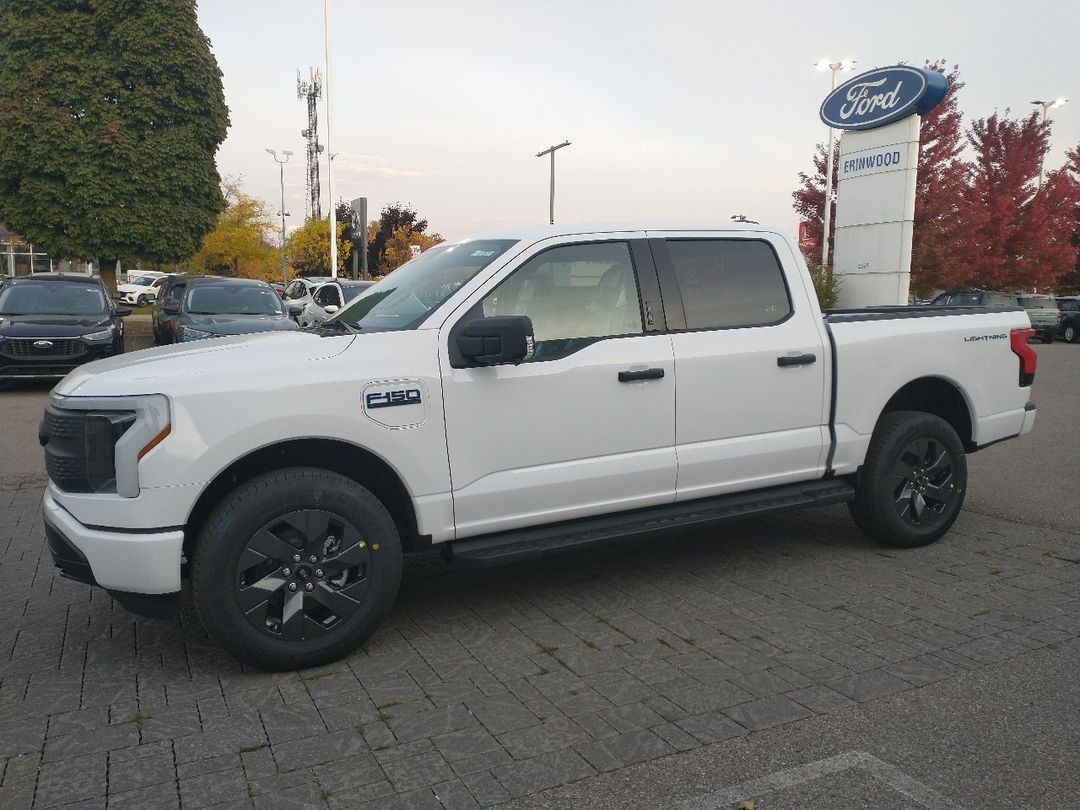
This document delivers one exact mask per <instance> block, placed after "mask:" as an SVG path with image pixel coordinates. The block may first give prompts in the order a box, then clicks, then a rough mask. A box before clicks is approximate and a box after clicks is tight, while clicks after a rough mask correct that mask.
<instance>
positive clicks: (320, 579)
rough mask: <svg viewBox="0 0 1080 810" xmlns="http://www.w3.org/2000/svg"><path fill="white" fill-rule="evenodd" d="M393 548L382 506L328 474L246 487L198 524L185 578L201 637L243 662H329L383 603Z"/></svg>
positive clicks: (395, 555) (278, 666)
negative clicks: (189, 570) (203, 630)
mask: <svg viewBox="0 0 1080 810" xmlns="http://www.w3.org/2000/svg"><path fill="white" fill-rule="evenodd" d="M401 568H402V558H401V542H400V539H399V537H398V532H397V527H396V526H395V525H394V521H393V519H392V518H391V517H390V514H389V513H388V512H387V511H386V508H385V507H384V506H383V505H382V503H381V502H380V501H379V500H378V499H377V498H376V497H375V496H374V495H372V494H371V492H369V491H368V490H367V489H365V488H364V487H362V486H360V485H359V484H357V483H356V482H355V481H353V480H351V479H349V478H346V477H345V476H343V475H339V474H337V473H332V472H327V471H325V470H319V469H311V468H291V469H285V470H278V471H275V472H271V473H267V474H265V475H261V476H259V477H257V478H253V479H252V480H250V481H248V482H246V483H245V484H243V485H242V486H240V487H239V488H238V489H237V490H236V491H235V492H233V493H232V494H230V495H229V496H228V497H226V498H225V500H223V501H222V502H221V503H220V504H219V505H218V507H217V508H216V509H215V510H214V512H213V513H212V514H211V516H210V518H209V519H208V520H207V522H206V524H205V526H204V527H203V530H202V532H201V534H200V536H199V540H198V545H197V546H196V548H195V553H194V563H193V566H192V573H191V585H192V592H193V595H194V600H195V607H196V609H197V610H198V612H199V617H200V618H201V619H202V622H203V625H204V626H205V627H206V630H207V632H208V633H209V634H210V636H211V637H212V638H214V639H215V640H216V641H217V642H218V643H220V644H221V645H222V646H223V647H225V648H226V649H227V650H228V651H229V652H231V653H232V654H233V655H235V656H236V657H237V658H239V659H240V660H241V661H244V662H246V663H250V664H254V665H255V666H257V667H260V668H262V669H267V670H292V669H302V668H306V667H313V666H319V665H321V664H325V663H328V662H330V661H334V660H336V659H338V658H340V657H342V656H343V655H346V654H347V653H349V652H350V651H352V650H354V649H355V648H356V647H358V646H359V645H360V644H362V643H363V642H364V641H366V640H367V639H368V638H369V637H370V636H371V635H372V634H373V633H374V632H375V630H376V629H377V628H378V626H379V625H380V624H381V623H382V621H383V619H384V618H385V617H386V616H387V614H388V613H389V612H390V609H391V608H392V607H393V604H394V600H395V598H396V597H397V592H398V586H399V585H400V582H401Z"/></svg>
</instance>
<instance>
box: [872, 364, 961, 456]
mask: <svg viewBox="0 0 1080 810" xmlns="http://www.w3.org/2000/svg"><path fill="white" fill-rule="evenodd" d="M895 411H922V412H923V413H929V414H933V415H934V416H937V417H940V418H941V419H944V420H945V421H946V422H948V423H949V425H950V426H951V427H952V429H953V430H955V431H956V435H957V436H959V437H960V443H961V444H962V445H963V446H964V449H965V450H967V451H971V450H974V449H975V445H974V443H973V439H972V437H973V436H974V430H975V423H974V418H973V411H972V409H971V404H970V403H969V401H968V398H967V396H966V395H965V394H964V392H963V390H962V389H961V388H960V387H959V386H958V385H957V384H956V383H954V382H952V381H950V380H946V379H944V378H942V377H920V378H919V379H917V380H912V381H911V382H909V383H907V384H906V385H904V386H903V387H902V388H900V390H898V391H897V392H896V393H895V394H893V395H892V396H891V397H890V398H889V401H888V402H886V403H885V407H884V408H882V410H881V414H879V416H878V423H880V422H881V418H882V417H883V416H885V414H888V413H893V412H895Z"/></svg>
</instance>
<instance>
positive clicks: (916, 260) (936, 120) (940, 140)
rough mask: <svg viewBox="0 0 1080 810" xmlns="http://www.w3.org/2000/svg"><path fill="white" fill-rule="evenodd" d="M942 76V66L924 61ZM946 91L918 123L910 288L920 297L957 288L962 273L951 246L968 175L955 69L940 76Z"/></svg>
mask: <svg viewBox="0 0 1080 810" xmlns="http://www.w3.org/2000/svg"><path fill="white" fill-rule="evenodd" d="M926 67H927V69H928V70H935V71H938V72H939V73H945V61H944V60H943V59H938V60H936V61H933V62H927V63H926ZM945 77H946V79H948V82H949V89H948V92H947V93H946V94H945V98H944V99H942V101H941V103H939V104H938V105H937V106H936V107H934V109H932V110H931V111H930V112H928V113H927V114H926V115H924V116H923V118H922V121H921V122H920V124H919V171H918V178H917V180H916V183H915V223H914V232H913V234H912V240H911V288H912V290H913V291H914V292H915V293H916V294H917V295H920V296H926V295H929V294H930V293H931V292H933V291H935V290H941V289H945V288H947V287H952V286H955V285H957V284H958V283H960V280H961V276H962V270H961V269H960V268H958V267H957V265H956V264H955V260H954V257H953V256H952V255H951V252H950V246H951V245H952V244H953V243H954V242H955V240H956V238H957V236H958V233H959V231H960V228H961V223H962V219H963V218H962V216H961V213H962V210H963V204H964V189H965V188H966V186H967V183H968V176H969V173H970V170H969V168H968V166H967V165H966V164H965V163H964V162H963V160H961V157H960V156H961V153H962V152H963V150H964V144H965V140H964V135H963V131H962V130H961V127H960V121H961V115H960V108H959V104H958V101H957V95H958V94H959V92H960V91H961V90H962V89H963V88H964V82H962V81H960V68H959V66H958V65H953V66H952V68H951V69H950V70H949V72H948V73H945Z"/></svg>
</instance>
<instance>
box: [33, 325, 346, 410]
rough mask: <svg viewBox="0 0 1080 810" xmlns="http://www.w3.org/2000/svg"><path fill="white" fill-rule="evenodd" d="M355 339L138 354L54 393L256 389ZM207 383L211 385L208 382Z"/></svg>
mask: <svg viewBox="0 0 1080 810" xmlns="http://www.w3.org/2000/svg"><path fill="white" fill-rule="evenodd" d="M355 337H356V336H355V335H331V336H327V335H320V334H318V333H315V332H260V333H257V334H249V335H237V336H235V337H222V338H208V339H206V340H198V341H195V342H192V343H179V344H175V345H172V346H161V347H158V348H154V349H144V350H142V351H138V352H132V353H130V354H123V355H118V356H116V357H110V358H107V359H105V360H97V361H94V362H93V363H87V364H86V365H83V366H80V367H79V368H77V369H75V370H74V371H72V372H71V373H70V374H68V375H67V376H66V377H65V378H64V379H62V380H61V381H60V382H59V383H58V384H57V386H56V388H55V389H54V390H55V392H56V393H57V394H60V395H61V396H98V397H109V396H124V395H128V394H169V393H173V392H175V393H178V394H179V393H183V392H184V391H185V390H190V388H191V387H192V386H193V385H198V384H199V383H201V382H203V381H208V384H212V385H215V386H216V387H217V388H236V387H238V386H239V387H247V385H248V384H247V383H246V382H245V381H246V380H250V381H251V385H253V386H256V387H257V386H259V385H262V384H265V381H266V380H267V379H269V378H271V377H272V376H274V375H277V376H281V375H290V376H292V375H295V374H296V373H297V372H298V371H299V370H300V369H302V368H303V364H304V363H310V362H318V361H320V360H326V359H328V358H330V357H336V356H337V355H339V354H341V353H342V352H343V351H345V350H346V349H347V348H348V347H349V344H351V343H352V342H353V340H354V339H355ZM210 380H213V381H216V382H215V383H209V381H210Z"/></svg>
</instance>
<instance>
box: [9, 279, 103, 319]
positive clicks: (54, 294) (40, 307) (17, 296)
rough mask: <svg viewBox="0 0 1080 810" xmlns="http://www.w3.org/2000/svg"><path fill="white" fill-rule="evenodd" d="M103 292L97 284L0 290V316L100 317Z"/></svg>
mask: <svg viewBox="0 0 1080 810" xmlns="http://www.w3.org/2000/svg"><path fill="white" fill-rule="evenodd" d="M108 311H109V306H108V302H107V301H106V299H105V292H104V290H103V289H102V288H101V286H99V285H97V284H81V283H78V282H68V281H42V282H38V283H34V282H30V283H23V284H9V285H7V286H6V287H4V288H3V289H0V315H104V314H106V313H107V312H108Z"/></svg>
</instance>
